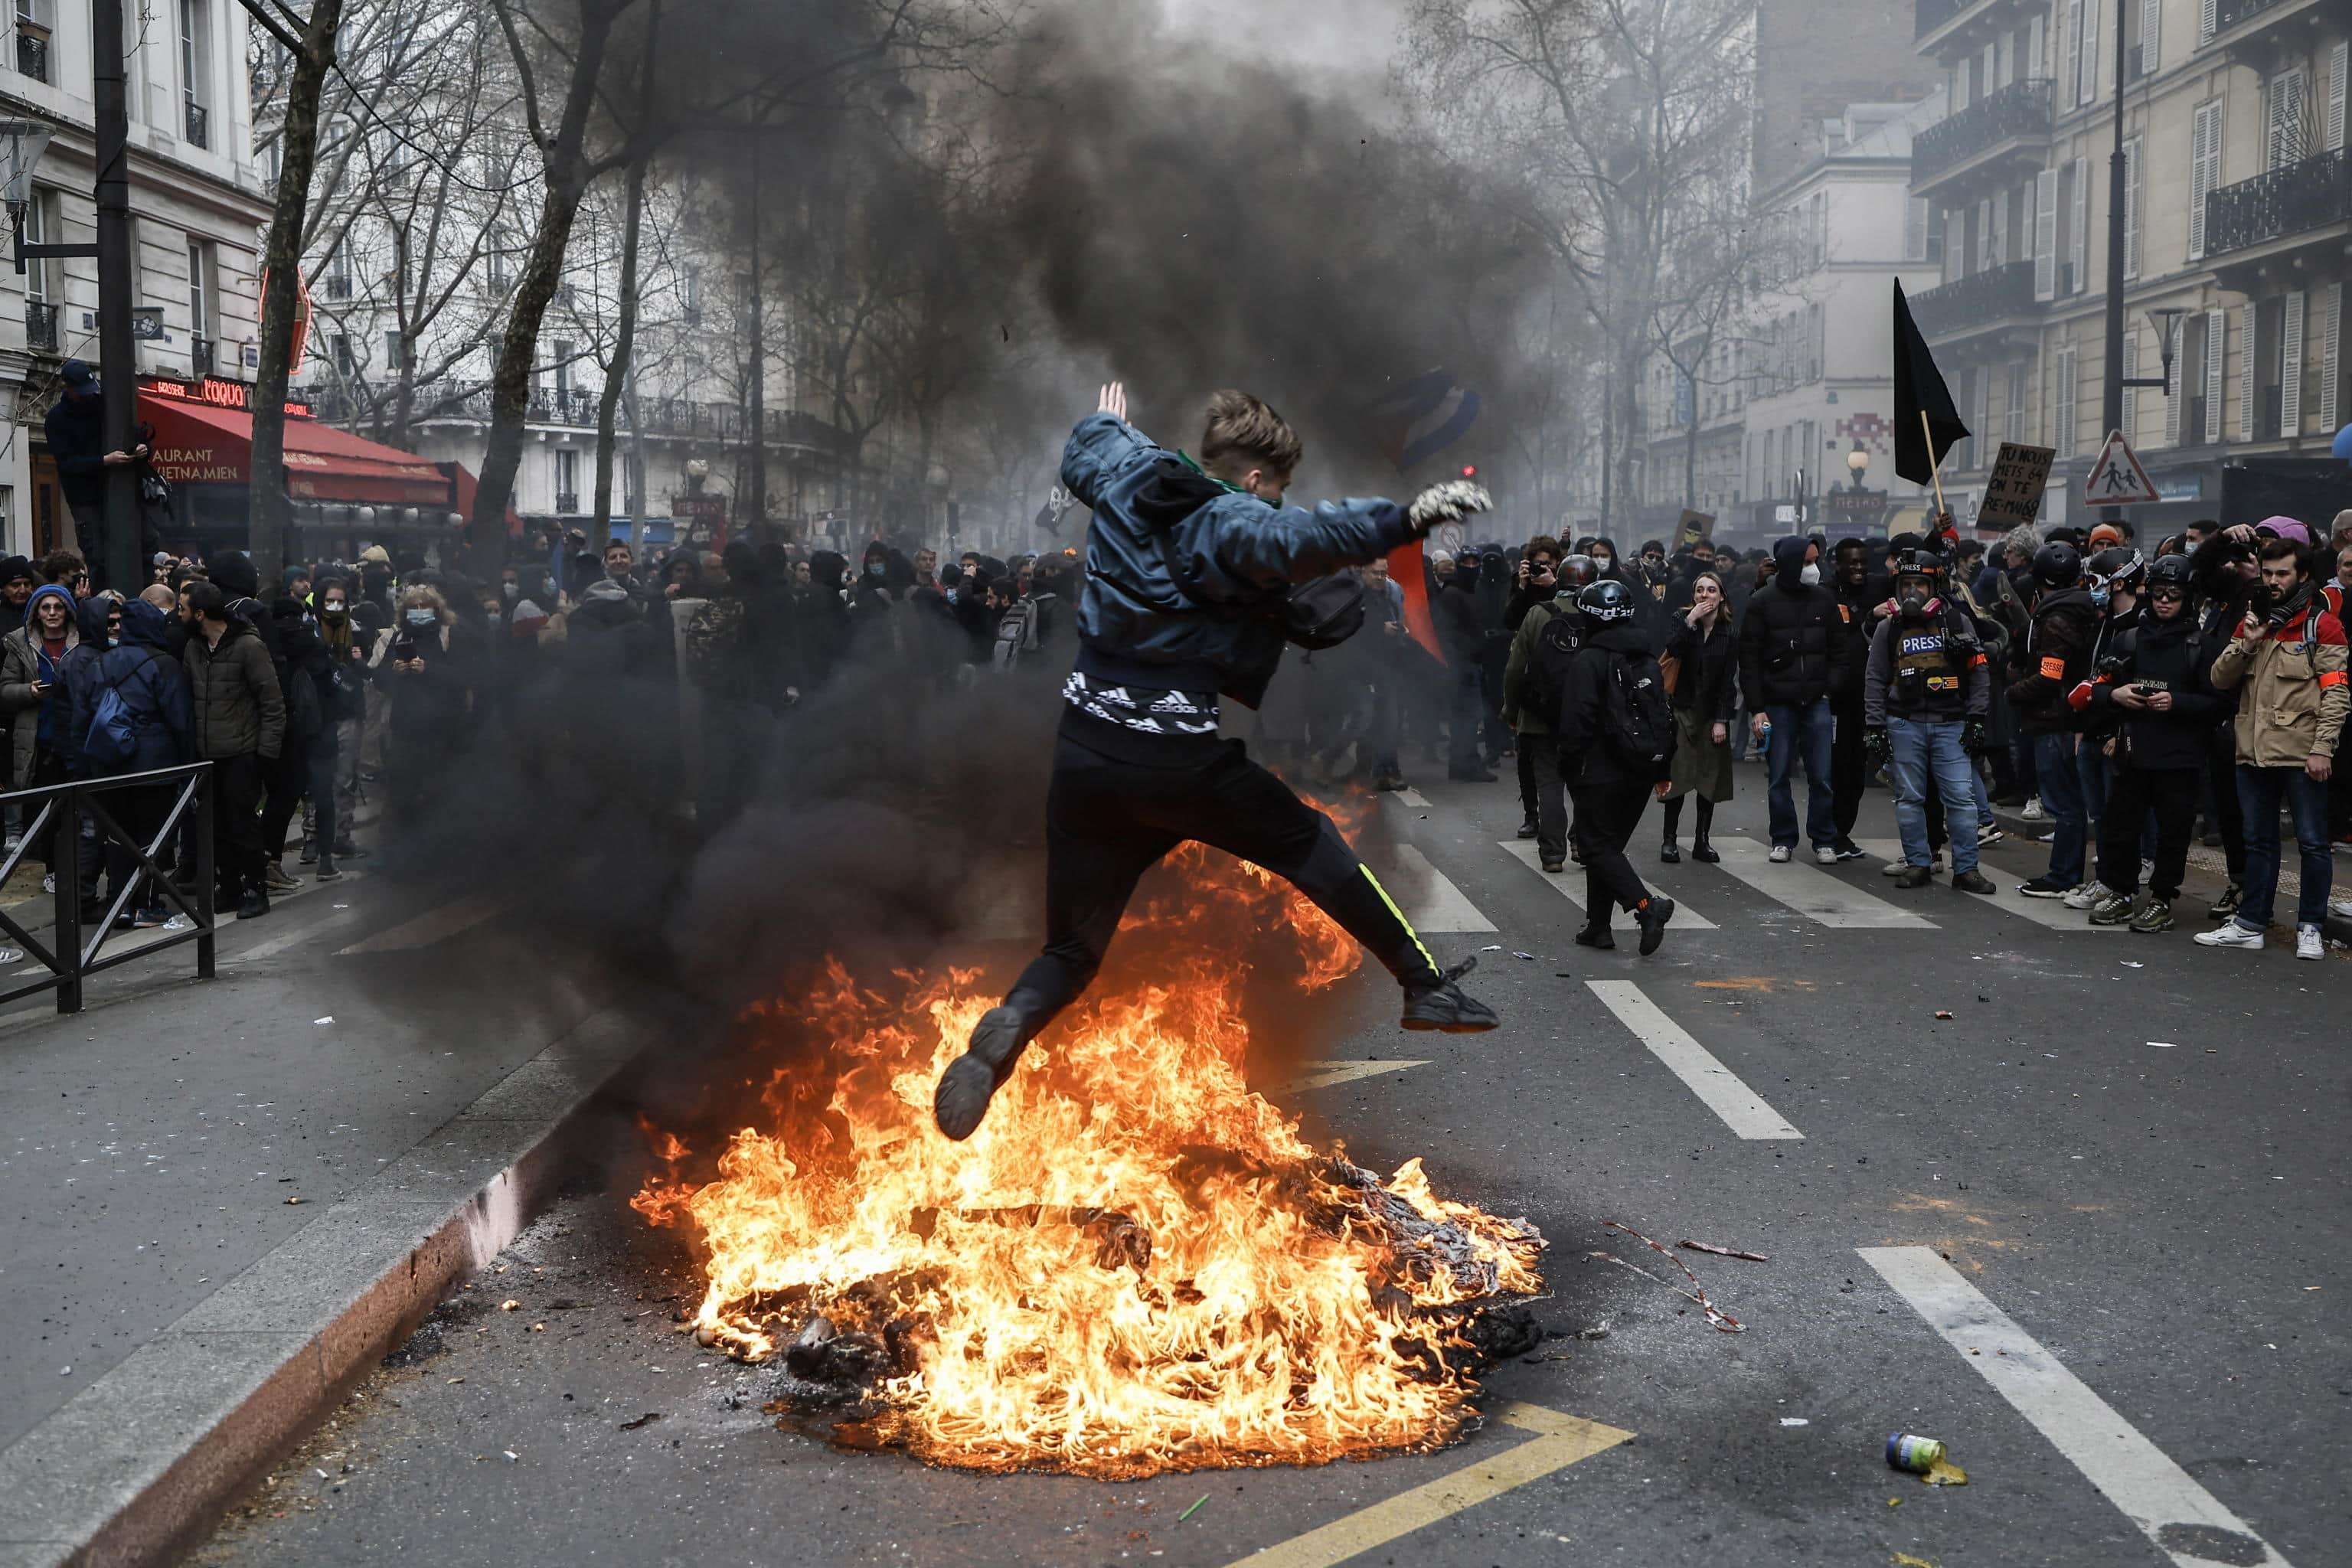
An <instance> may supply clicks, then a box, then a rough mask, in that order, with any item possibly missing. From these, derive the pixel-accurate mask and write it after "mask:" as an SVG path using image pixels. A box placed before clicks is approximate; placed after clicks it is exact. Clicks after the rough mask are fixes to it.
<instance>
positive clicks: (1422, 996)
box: [1401, 957, 1502, 1035]
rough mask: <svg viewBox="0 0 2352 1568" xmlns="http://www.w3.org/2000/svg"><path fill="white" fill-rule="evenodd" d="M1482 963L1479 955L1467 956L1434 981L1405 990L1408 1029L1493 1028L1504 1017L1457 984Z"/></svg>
mask: <svg viewBox="0 0 2352 1568" xmlns="http://www.w3.org/2000/svg"><path fill="white" fill-rule="evenodd" d="M1477 967H1478V961H1477V959H1476V958H1475V957H1473V958H1465V959H1464V960H1463V961H1462V962H1461V963H1457V964H1455V965H1454V967H1453V968H1451V969H1449V970H1447V971H1445V972H1444V973H1442V974H1440V975H1439V976H1438V977H1437V983H1436V984H1433V985H1419V986H1415V987H1413V988H1412V989H1411V990H1409V991H1407V992H1406V993H1405V994H1404V1017H1403V1018H1402V1020H1401V1022H1402V1025H1403V1026H1404V1027H1406V1028H1408V1029H1420V1030H1428V1029H1437V1030H1443V1031H1444V1033H1446V1034H1449V1035H1475V1034H1477V1033H1479V1032H1480V1031H1482V1030H1486V1029H1491V1028H1493V1027H1495V1026H1496V1025H1497V1024H1500V1023H1501V1022H1502V1020H1501V1019H1500V1018H1497V1017H1496V1016H1495V1010H1494V1009H1493V1008H1492V1007H1489V1006H1487V1005H1486V1004H1485V1003H1484V1002H1481V1001H1479V1000H1477V999H1476V998H1475V997H1474V996H1471V995H1469V994H1467V993H1465V991H1464V990H1463V989H1462V987H1461V986H1460V985H1458V984H1455V982H1457V981H1459V980H1460V979H1461V978H1462V977H1463V976H1464V975H1465V974H1467V973H1470V972H1471V971H1472V970H1474V969H1475V968H1477Z"/></svg>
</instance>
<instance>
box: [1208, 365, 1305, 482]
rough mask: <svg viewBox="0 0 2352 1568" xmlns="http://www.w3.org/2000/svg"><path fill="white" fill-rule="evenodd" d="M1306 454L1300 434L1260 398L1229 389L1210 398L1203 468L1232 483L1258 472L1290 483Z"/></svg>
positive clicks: (1215, 393)
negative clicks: (1294, 471)
mask: <svg viewBox="0 0 2352 1568" xmlns="http://www.w3.org/2000/svg"><path fill="white" fill-rule="evenodd" d="M1305 450H1306V447H1305V446H1304V445H1303V444H1302V443H1301V442H1300V441H1299V439H1298V433H1297V431H1295V430H1293V429H1292V428H1291V427H1290V426H1289V425H1288V424H1287V423H1286V421H1285V420H1284V419H1283V417H1282V416H1281V415H1279V414H1276V412H1275V411H1274V410H1273V409H1272V408H1270V407H1268V406H1267V405H1265V404H1264V403H1263V402H1260V401H1259V400H1258V399H1257V398H1255V397H1252V396H1251V395H1249V394H1248V393H1246V392H1240V391H1236V390H1235V389H1234V388H1232V387H1227V388H1225V389H1224V390H1223V391H1222V392H1213V393H1211V394H1210V395H1209V409H1208V415H1207V422H1206V424H1205V425H1204V426H1203V427H1202V431H1201V466H1202V468H1206V469H1208V470H1209V472H1211V473H1213V474H1215V475H1216V476H1217V477H1218V478H1219V479H1234V478H1235V477H1236V476H1238V475H1240V474H1244V473H1246V472H1248V471H1249V470H1250V469H1251V468H1267V469H1271V470H1272V471H1273V472H1275V473H1277V474H1280V475H1281V476H1283V478H1285V479H1288V478H1289V477H1290V475H1291V473H1292V471H1293V470H1295V469H1296V468H1297V467H1298V459H1299V457H1300V456H1301V454H1302V453H1304V452H1305Z"/></svg>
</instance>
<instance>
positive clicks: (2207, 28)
mask: <svg viewBox="0 0 2352 1568" xmlns="http://www.w3.org/2000/svg"><path fill="white" fill-rule="evenodd" d="M2214 10H2215V0H2197V41H2198V42H2199V43H2200V44H2201V43H2203V42H2204V41H2205V40H2206V39H2208V38H2210V37H2212V36H2213V13H2214Z"/></svg>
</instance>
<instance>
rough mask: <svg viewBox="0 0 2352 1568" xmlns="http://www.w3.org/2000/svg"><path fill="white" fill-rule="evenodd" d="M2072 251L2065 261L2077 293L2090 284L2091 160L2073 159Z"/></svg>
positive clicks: (2070, 248) (2069, 247) (2070, 247)
mask: <svg viewBox="0 0 2352 1568" xmlns="http://www.w3.org/2000/svg"><path fill="white" fill-rule="evenodd" d="M2067 248H2068V249H2069V250H2071V251H2072V252H2073V254H2072V255H2070V256H2069V257H2067V258H2066V259H2067V262H2068V263H2069V264H2070V265H2071V266H2072V267H2073V268H2074V292H2075V293H2077V294H2080V293H2081V292H2083V291H2084V289H2088V288H2089V287H2090V286H2091V277H2090V273H2091V161H2090V160H2089V159H2088V158H2077V159H2075V160H2074V236H2073V243H2072V244H2071V245H2070V246H2068V247H2067Z"/></svg>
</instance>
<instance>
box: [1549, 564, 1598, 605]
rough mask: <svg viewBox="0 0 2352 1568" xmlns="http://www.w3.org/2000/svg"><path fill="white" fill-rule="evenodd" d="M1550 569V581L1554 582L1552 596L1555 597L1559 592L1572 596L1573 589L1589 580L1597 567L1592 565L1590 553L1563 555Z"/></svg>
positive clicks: (1573, 595)
mask: <svg viewBox="0 0 2352 1568" xmlns="http://www.w3.org/2000/svg"><path fill="white" fill-rule="evenodd" d="M1551 571H1552V582H1553V584H1555V588H1554V593H1553V596H1554V597H1555V598H1557V597H1558V596H1559V595H1561V594H1567V595H1569V596H1570V598H1573V597H1575V592H1574V591H1575V590H1576V589H1578V588H1580V587H1582V586H1583V585H1584V584H1587V583H1590V582H1591V581H1592V579H1593V578H1594V576H1595V575H1597V574H1598V571H1599V569H1598V568H1597V567H1595V566H1594V565H1593V563H1592V557H1591V556H1590V555H1563V556H1561V557H1560V558H1559V564H1558V565H1556V566H1554V567H1553V568H1552V569H1551Z"/></svg>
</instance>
